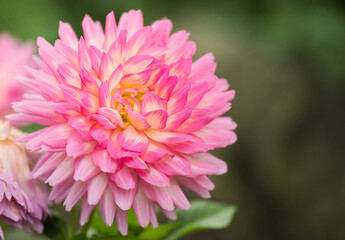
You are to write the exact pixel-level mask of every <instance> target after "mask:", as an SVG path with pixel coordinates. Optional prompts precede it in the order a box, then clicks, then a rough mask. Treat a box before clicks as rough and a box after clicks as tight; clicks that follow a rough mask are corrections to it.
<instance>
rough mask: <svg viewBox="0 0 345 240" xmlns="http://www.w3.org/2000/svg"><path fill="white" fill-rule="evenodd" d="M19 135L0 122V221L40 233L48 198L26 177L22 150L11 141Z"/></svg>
mask: <svg viewBox="0 0 345 240" xmlns="http://www.w3.org/2000/svg"><path fill="white" fill-rule="evenodd" d="M22 135H23V133H21V132H20V131H19V130H17V129H14V128H11V126H10V124H9V123H8V122H6V123H4V122H2V121H1V120H0V219H1V220H3V221H4V222H6V223H8V224H11V225H13V226H17V227H20V228H23V229H25V230H26V231H29V232H31V231H32V230H34V231H37V232H41V231H42V230H43V224H42V219H43V218H44V217H45V215H46V214H47V213H48V212H49V210H48V204H47V202H48V196H47V192H46V189H45V186H44V185H43V184H40V183H38V182H37V181H36V180H33V179H32V178H31V176H30V174H31V173H30V168H29V158H28V156H27V154H26V151H25V147H24V146H23V144H18V143H16V142H15V141H14V139H15V138H17V137H20V136H22ZM0 238H2V239H3V234H2V231H1V227H0Z"/></svg>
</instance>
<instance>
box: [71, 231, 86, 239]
mask: <svg viewBox="0 0 345 240" xmlns="http://www.w3.org/2000/svg"><path fill="white" fill-rule="evenodd" d="M73 240H87V237H86V234H83V233H81V234H78V235H76V236H74V237H73Z"/></svg>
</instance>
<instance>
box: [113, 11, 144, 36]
mask: <svg viewBox="0 0 345 240" xmlns="http://www.w3.org/2000/svg"><path fill="white" fill-rule="evenodd" d="M143 24H144V23H143V14H142V12H141V11H140V10H137V11H135V10H130V11H129V12H128V13H123V14H122V15H121V17H120V20H119V25H118V29H119V31H120V30H123V29H125V30H127V31H128V36H129V37H130V36H132V35H133V34H134V33H135V32H136V31H138V30H139V29H141V28H142V27H143Z"/></svg>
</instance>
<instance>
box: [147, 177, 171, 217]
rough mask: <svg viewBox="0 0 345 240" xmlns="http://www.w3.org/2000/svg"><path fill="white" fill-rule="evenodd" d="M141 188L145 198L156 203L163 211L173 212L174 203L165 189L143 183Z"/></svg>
mask: <svg viewBox="0 0 345 240" xmlns="http://www.w3.org/2000/svg"><path fill="white" fill-rule="evenodd" d="M141 186H142V188H143V190H144V192H145V194H146V196H147V197H148V198H149V199H150V200H152V201H155V202H157V203H158V205H159V206H160V207H161V208H162V209H165V210H168V211H172V210H174V202H173V200H172V198H171V196H170V193H169V191H168V190H167V187H156V186H153V185H150V184H147V183H145V182H141Z"/></svg>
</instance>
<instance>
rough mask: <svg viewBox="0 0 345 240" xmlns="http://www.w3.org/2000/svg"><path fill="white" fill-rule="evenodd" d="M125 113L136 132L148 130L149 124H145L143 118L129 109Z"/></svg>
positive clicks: (145, 121)
mask: <svg viewBox="0 0 345 240" xmlns="http://www.w3.org/2000/svg"><path fill="white" fill-rule="evenodd" d="M127 113H128V115H127V119H128V120H129V122H130V123H131V124H132V125H133V126H134V127H135V128H136V129H137V130H140V131H142V130H145V129H148V128H150V124H149V123H148V122H147V120H146V118H145V117H144V116H142V115H140V114H139V113H137V112H135V111H132V110H130V109H128V110H127Z"/></svg>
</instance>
